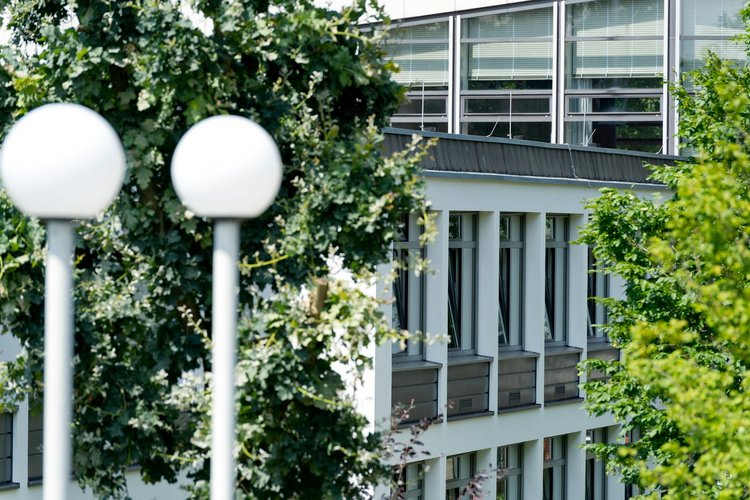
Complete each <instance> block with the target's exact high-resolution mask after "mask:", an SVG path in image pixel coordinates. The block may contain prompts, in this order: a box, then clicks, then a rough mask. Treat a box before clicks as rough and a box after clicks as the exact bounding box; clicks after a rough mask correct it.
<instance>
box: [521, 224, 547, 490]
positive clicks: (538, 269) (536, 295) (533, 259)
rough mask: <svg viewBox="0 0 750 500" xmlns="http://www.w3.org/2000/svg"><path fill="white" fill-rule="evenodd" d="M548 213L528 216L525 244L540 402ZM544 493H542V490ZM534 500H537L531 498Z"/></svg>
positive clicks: (527, 325) (528, 338) (529, 345)
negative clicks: (545, 234) (537, 354)
mask: <svg viewBox="0 0 750 500" xmlns="http://www.w3.org/2000/svg"><path fill="white" fill-rule="evenodd" d="M545 217H546V214H544V213H530V214H526V228H525V230H526V232H525V236H526V241H525V243H524V248H525V254H524V268H525V269H524V270H525V281H524V289H523V292H524V300H523V303H524V318H523V324H524V335H523V344H524V349H525V350H527V351H532V352H538V353H539V354H540V356H539V360H538V362H537V367H536V402H537V403H540V404H541V403H542V402H543V401H544V248H545V246H544V245H545V238H544V222H545ZM540 491H541V490H540ZM529 498H533V497H529Z"/></svg>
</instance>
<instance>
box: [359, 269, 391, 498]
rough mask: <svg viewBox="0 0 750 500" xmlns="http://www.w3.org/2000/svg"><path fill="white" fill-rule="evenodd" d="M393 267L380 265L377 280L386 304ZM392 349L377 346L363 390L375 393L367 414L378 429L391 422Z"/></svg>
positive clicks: (387, 309) (388, 309)
mask: <svg viewBox="0 0 750 500" xmlns="http://www.w3.org/2000/svg"><path fill="white" fill-rule="evenodd" d="M391 269H392V265H391V264H390V263H389V264H382V265H380V266H378V279H377V281H376V282H375V296H376V297H377V298H378V300H383V301H384V303H386V304H389V303H390V302H389V301H390V300H391V299H392V292H393V289H392V287H391V283H390V281H387V280H385V279H384V278H383V277H384V276H389V275H390V272H391ZM382 309H383V310H384V312H385V321H387V322H388V324H391V320H392V318H391V315H392V314H393V313H392V308H391V307H384V308H382ZM391 349H392V346H391V342H384V343H383V344H382V345H379V346H375V349H374V352H375V359H374V360H373V366H372V369H370V370H368V371H367V372H366V373H365V376H364V380H365V387H364V388H363V391H362V392H369V393H370V394H373V398H374V401H373V407H372V408H371V410H370V411H371V415H370V414H368V415H367V416H368V418H372V422H371V425H372V426H374V428H375V430H377V431H387V430H388V429H389V428H390V424H391V422H390V420H391V369H392V357H391V353H392V350H391ZM368 382H369V384H368ZM368 385H369V387H368ZM368 389H372V391H368ZM365 405H366V408H367V409H370V406H369V405H367V404H365ZM376 498H378V497H376Z"/></svg>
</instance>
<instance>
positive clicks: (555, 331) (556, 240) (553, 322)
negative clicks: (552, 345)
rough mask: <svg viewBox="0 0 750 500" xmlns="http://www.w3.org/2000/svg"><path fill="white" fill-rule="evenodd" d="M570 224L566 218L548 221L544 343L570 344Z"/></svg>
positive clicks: (558, 216) (551, 217) (558, 217)
mask: <svg viewBox="0 0 750 500" xmlns="http://www.w3.org/2000/svg"><path fill="white" fill-rule="evenodd" d="M568 222H569V219H568V217H567V216H562V215H554V216H548V217H547V219H546V228H545V233H546V254H545V262H544V271H545V294H544V295H545V300H544V302H545V316H544V340H545V341H547V342H564V341H566V340H567V319H568V318H567V316H568V315H567V309H568V294H567V284H568Z"/></svg>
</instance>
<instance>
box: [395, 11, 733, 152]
mask: <svg viewBox="0 0 750 500" xmlns="http://www.w3.org/2000/svg"><path fill="white" fill-rule="evenodd" d="M384 4H385V8H386V12H387V13H388V14H389V15H390V16H391V18H392V19H393V23H392V33H393V37H392V40H391V42H389V45H388V52H389V55H390V57H392V58H393V60H394V61H395V62H396V63H398V64H399V66H400V68H401V71H400V73H398V74H396V75H395V79H396V80H397V81H398V82H400V83H402V84H403V85H405V86H406V87H408V89H409V90H408V100H407V101H406V102H405V103H404V104H403V105H402V106H401V109H400V110H399V112H398V113H397V114H396V115H395V116H394V117H393V119H392V126H394V127H400V128H411V129H417V130H426V131H437V132H449V133H459V134H470V135H479V136H487V137H509V138H519V139H530V140H535V141H544V142H552V143H558V144H564V143H567V144H571V145H583V146H600V147H607V148H618V149H630V150H638V151H646V152H652V153H669V154H675V153H676V152H677V151H678V145H679V143H678V140H677V139H676V138H675V131H676V129H677V124H678V116H677V114H676V111H675V110H674V102H673V100H672V98H671V96H670V93H669V92H668V86H667V84H666V83H665V81H668V82H676V81H679V79H680V77H681V75H682V74H683V73H685V72H686V71H690V70H693V69H696V68H699V67H700V66H701V64H702V62H701V61H702V59H703V58H704V56H705V54H706V51H707V50H709V49H710V50H712V51H713V52H715V53H717V54H718V55H719V56H720V57H722V58H725V59H729V60H734V61H736V62H737V63H738V64H744V63H745V62H746V56H745V53H744V51H743V50H742V47H741V46H739V45H737V44H735V43H734V42H732V41H731V38H732V37H733V36H734V35H737V34H739V33H742V32H744V25H743V23H742V20H741V18H740V16H739V14H738V13H739V10H740V9H741V8H742V6H743V5H744V0H717V1H713V2H710V1H707V0H546V1H544V0H533V1H529V0H462V1H456V0H434V1H430V2H416V1H411V2H409V1H406V0H401V1H395V0H386V1H385V2H384Z"/></svg>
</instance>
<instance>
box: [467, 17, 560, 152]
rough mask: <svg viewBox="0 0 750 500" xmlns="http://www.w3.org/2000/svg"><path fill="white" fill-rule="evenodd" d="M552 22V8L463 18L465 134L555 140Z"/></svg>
mask: <svg viewBox="0 0 750 500" xmlns="http://www.w3.org/2000/svg"><path fill="white" fill-rule="evenodd" d="M553 24H554V23H553V12H552V8H543V9H532V10H517V11H512V12H507V13H502V14H492V15H484V16H476V17H469V18H466V19H464V20H463V23H462V28H461V54H462V57H461V61H462V68H461V122H462V125H461V127H462V129H461V131H462V132H463V133H468V134H472V135H484V136H488V137H489V136H493V137H511V138H518V139H530V140H536V141H545V142H549V141H550V140H551V138H552V121H551V115H550V107H551V106H550V100H551V98H552V77H553V71H552V57H553V55H552V54H553V43H552V26H553Z"/></svg>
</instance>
